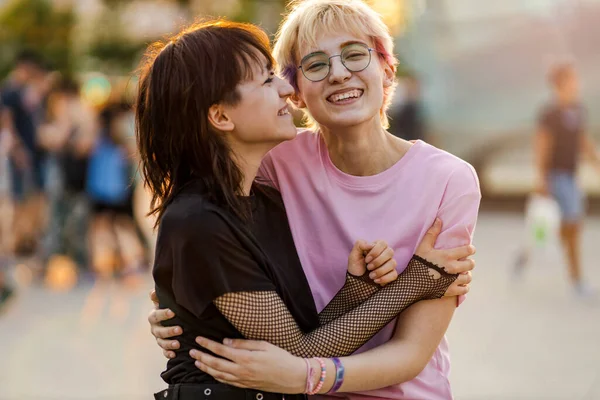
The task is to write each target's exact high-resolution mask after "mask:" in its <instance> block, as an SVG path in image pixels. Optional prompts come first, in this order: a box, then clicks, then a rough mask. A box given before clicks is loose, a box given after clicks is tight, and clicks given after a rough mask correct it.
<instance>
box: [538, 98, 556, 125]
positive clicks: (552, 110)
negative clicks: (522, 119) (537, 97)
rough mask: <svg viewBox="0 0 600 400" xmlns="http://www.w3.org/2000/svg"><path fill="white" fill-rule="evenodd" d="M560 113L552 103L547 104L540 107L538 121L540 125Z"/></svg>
mask: <svg viewBox="0 0 600 400" xmlns="http://www.w3.org/2000/svg"><path fill="white" fill-rule="evenodd" d="M559 113H560V109H559V108H558V107H557V105H556V104H554V103H553V102H548V103H546V104H544V105H543V106H542V107H540V109H539V111H538V121H539V122H542V123H546V122H548V120H549V119H550V118H552V117H553V116H555V115H557V114H559Z"/></svg>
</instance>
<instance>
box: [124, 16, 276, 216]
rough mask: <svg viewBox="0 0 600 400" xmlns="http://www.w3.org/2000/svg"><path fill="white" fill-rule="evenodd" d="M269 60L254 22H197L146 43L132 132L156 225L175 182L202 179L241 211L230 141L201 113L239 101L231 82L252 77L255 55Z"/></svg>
mask: <svg viewBox="0 0 600 400" xmlns="http://www.w3.org/2000/svg"><path fill="white" fill-rule="evenodd" d="M261 54H262V55H263V56H264V57H265V58H266V60H267V61H268V63H269V65H268V67H269V68H271V67H272V64H273V59H272V57H271V53H270V45H269V38H268V36H267V35H266V34H265V33H264V32H263V31H262V30H261V29H260V28H258V27H257V26H255V25H251V24H243V23H236V22H229V21H224V20H211V21H204V22H197V23H195V24H193V25H191V26H190V27H188V28H186V29H184V30H183V31H182V32H180V33H179V34H177V35H175V36H174V37H172V38H170V39H169V40H168V41H166V42H158V43H155V44H153V45H151V46H150V47H149V48H148V50H147V52H146V55H145V58H144V61H143V62H142V66H141V74H140V83H139V89H138V95H137V102H136V106H135V114H136V115H135V118H136V136H137V144H138V148H139V152H140V158H141V166H142V173H143V179H144V183H145V185H147V186H148V187H149V188H150V190H151V192H152V203H151V211H150V215H152V214H156V215H157V217H158V218H157V225H158V224H159V222H160V218H161V217H162V215H163V213H164V211H165V208H166V207H167V205H168V204H169V203H170V202H171V201H172V200H173V198H174V196H175V195H176V194H177V193H178V191H179V190H181V188H183V187H184V186H185V185H186V184H188V183H190V182H191V181H193V180H201V181H202V182H203V184H204V186H205V188H206V192H207V195H208V196H209V198H210V199H211V201H214V202H216V203H217V204H219V205H221V206H224V207H226V208H228V209H230V210H231V211H233V212H234V213H235V214H236V215H238V216H239V217H244V216H245V213H244V203H243V202H242V201H240V199H239V198H238V194H239V193H240V189H241V185H242V180H243V174H242V171H241V170H240V169H239V167H238V166H237V164H236V163H235V162H234V160H233V157H232V156H233V154H232V151H231V148H230V147H229V145H228V144H227V141H226V140H225V138H224V137H223V135H222V134H220V133H219V132H217V131H216V130H215V129H213V128H212V126H211V124H210V123H209V121H208V110H209V108H210V107H211V106H212V105H214V104H218V103H225V104H230V105H235V104H237V102H239V101H240V97H239V93H238V92H237V91H236V86H237V85H238V83H240V82H242V81H243V80H245V79H248V78H251V75H252V65H254V63H258V62H260V60H261V58H260V55H261Z"/></svg>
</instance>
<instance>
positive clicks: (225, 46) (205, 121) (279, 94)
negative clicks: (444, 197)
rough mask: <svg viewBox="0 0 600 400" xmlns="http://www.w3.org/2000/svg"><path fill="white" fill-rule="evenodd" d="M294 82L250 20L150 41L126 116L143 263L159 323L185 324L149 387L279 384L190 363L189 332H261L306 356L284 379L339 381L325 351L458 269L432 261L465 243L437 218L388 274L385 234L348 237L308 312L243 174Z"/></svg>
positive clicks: (224, 388)
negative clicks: (161, 316)
mask: <svg viewBox="0 0 600 400" xmlns="http://www.w3.org/2000/svg"><path fill="white" fill-rule="evenodd" d="M292 93H293V89H292V87H291V86H290V85H289V84H288V83H286V82H285V81H283V80H281V79H279V78H278V77H277V76H275V74H274V72H273V60H272V58H271V55H270V48H269V42H268V38H267V36H266V35H265V34H264V32H262V31H261V30H260V29H259V28H257V27H255V26H253V25H247V24H236V23H230V22H224V21H209V22H205V23H200V24H196V25H194V26H192V27H190V28H188V29H186V30H184V31H183V32H181V33H180V34H178V35H176V36H175V37H173V38H172V39H171V40H170V41H169V42H167V43H166V44H157V45H153V46H152V47H151V48H150V50H149V52H148V55H147V57H146V60H145V62H144V64H143V66H142V69H141V77H140V87H139V93H138V99H137V105H136V123H137V139H138V147H139V150H140V157H141V160H142V167H143V176H144V179H145V183H146V184H147V185H148V187H149V188H150V190H151V191H152V194H153V207H154V209H153V211H154V213H156V215H157V217H158V220H157V221H158V226H159V232H158V239H157V248H156V257H155V264H154V270H153V274H154V280H155V283H156V292H157V294H158V298H159V301H160V304H161V307H163V308H165V307H168V308H170V309H171V310H173V311H175V313H176V315H177V317H176V318H173V319H172V320H170V321H169V323H170V324H173V325H178V326H181V327H183V330H184V333H183V335H182V336H181V337H179V341H180V342H181V348H180V349H179V351H178V352H177V354H176V356H175V358H173V359H171V360H169V362H168V364H167V369H166V371H165V372H164V373H163V374H162V377H163V379H164V380H165V381H166V382H167V383H169V384H170V386H169V388H168V389H166V390H165V391H163V392H160V393H158V394H156V395H155V396H156V398H167V399H197V398H211V399H212V398H215V399H249V398H253V399H259V400H261V399H281V398H282V397H283V395H282V394H278V393H266V392H257V391H253V390H247V389H243V388H235V387H233V386H230V385H226V384H222V383H218V382H217V381H216V380H215V379H214V378H213V377H211V376H210V375H209V374H208V373H206V372H203V371H201V370H199V369H198V368H196V367H195V365H194V360H193V359H192V358H191V357H190V356H189V354H188V352H189V351H190V350H191V349H193V348H194V347H196V344H195V338H196V337H197V336H202V337H206V338H209V339H212V340H216V341H222V340H224V339H226V338H249V339H259V340H266V341H269V342H271V343H274V344H276V345H278V346H280V347H282V348H283V349H285V350H287V351H289V352H290V353H292V354H294V355H296V356H297V357H298V358H297V359H296V360H297V366H298V365H300V364H301V365H302V366H304V365H306V372H305V378H306V379H305V381H306V384H305V385H304V387H303V388H298V389H297V390H296V391H295V392H294V393H308V394H314V393H323V392H327V391H335V390H337V388H339V387H340V385H341V384H342V382H343V366H342V365H341V364H340V361H339V359H338V358H336V357H337V356H346V355H350V354H351V353H352V352H354V351H355V350H356V349H358V348H359V347H360V346H361V345H363V344H364V343H365V342H366V341H367V340H369V338H371V337H372V336H373V335H374V334H375V333H377V332H378V331H379V330H380V329H381V328H383V327H384V326H385V325H386V324H387V323H388V322H390V321H391V320H392V319H393V318H394V317H395V316H397V315H398V314H399V313H400V312H401V311H402V310H404V309H405V308H406V307H408V306H409V305H411V304H413V303H414V302H416V301H419V300H422V299H433V298H439V297H441V296H443V295H444V293H446V291H447V289H448V288H449V287H450V285H451V284H452V283H453V282H454V281H455V279H456V275H450V274H448V273H446V271H445V270H444V269H443V268H441V267H438V266H436V264H437V265H443V261H444V260H448V259H449V255H450V254H452V257H455V259H456V260H458V259H462V258H463V257H467V256H469V255H470V254H471V252H472V250H471V248H470V247H469V246H465V247H464V248H460V249H458V252H452V253H449V252H448V251H441V250H435V249H433V244H434V238H435V232H436V231H439V228H440V227H439V223H437V224H436V225H435V226H434V227H433V228H432V230H431V231H430V234H428V235H426V238H425V239H424V240H423V242H422V243H421V245H420V246H419V248H418V249H417V254H418V255H415V256H414V257H413V258H412V260H411V261H410V263H409V265H408V267H407V268H406V269H405V271H404V272H403V273H402V274H401V275H400V276H399V277H397V274H396V273H395V267H396V264H395V261H394V260H393V259H392V256H393V251H392V249H391V248H389V247H388V246H387V245H386V244H385V242H382V241H378V242H375V243H367V242H364V241H361V240H358V241H357V242H356V243H355V245H354V247H353V246H352V243H349V244H348V250H349V251H350V255H349V257H348V274H347V277H346V283H345V285H344V286H343V287H342V288H341V289H340V291H339V292H338V294H337V295H336V296H335V297H334V299H333V300H332V301H331V302H330V304H329V305H328V306H327V307H326V308H325V309H324V310H323V311H322V312H321V313H319V314H318V313H317V312H316V308H315V304H314V301H313V299H312V297H311V292H310V288H309V286H308V283H307V280H306V277H305V276H304V273H303V271H302V267H301V265H300V262H299V259H298V256H297V254H296V251H295V247H294V241H293V238H292V234H291V232H290V228H289V225H288V221H287V218H286V213H285V208H284V207H283V203H282V201H281V198H280V196H279V194H278V192H277V191H276V190H274V189H272V188H269V187H268V186H265V185H261V184H259V183H257V182H256V181H255V177H256V174H257V170H258V167H259V165H260V163H261V160H262V158H263V157H264V155H265V154H266V153H267V152H268V151H269V150H271V149H272V148H273V147H274V146H276V145H277V144H279V143H281V142H282V141H285V140H290V139H292V138H294V136H295V134H296V130H295V127H294V125H293V123H292V118H291V116H290V115H289V110H288V107H287V104H286V100H287V99H288V97H289V96H291V95H292ZM432 238H433V240H432ZM350 249H352V250H350ZM365 260H369V263H368V270H370V274H374V278H375V281H372V280H371V278H370V277H369V274H367V263H366V262H365ZM427 260H428V261H427ZM453 272H461V271H453ZM396 277H397V279H395V278H396ZM380 284H381V285H385V287H383V288H381V287H380ZM302 397H303V395H295V396H286V398H302Z"/></svg>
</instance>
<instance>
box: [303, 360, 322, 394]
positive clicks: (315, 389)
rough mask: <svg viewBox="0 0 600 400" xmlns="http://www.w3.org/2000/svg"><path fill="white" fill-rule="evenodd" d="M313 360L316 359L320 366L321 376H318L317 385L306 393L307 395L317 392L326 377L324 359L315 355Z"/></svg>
mask: <svg viewBox="0 0 600 400" xmlns="http://www.w3.org/2000/svg"><path fill="white" fill-rule="evenodd" d="M315 360H317V362H318V363H319V365H320V366H321V377H320V378H319V383H318V384H317V386H316V387H315V388H314V389H313V390H312V391H310V392H308V393H307V394H308V395H309V396H312V395H314V394H317V393H319V390H321V389H322V388H323V384H324V383H325V377H327V367H326V366H325V361H324V360H323V359H322V358H318V357H316V358H315Z"/></svg>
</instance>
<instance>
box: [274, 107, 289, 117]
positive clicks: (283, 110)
mask: <svg viewBox="0 0 600 400" xmlns="http://www.w3.org/2000/svg"><path fill="white" fill-rule="evenodd" d="M289 114H290V109H289V108H288V106H287V105H286V106H285V107H283V108H281V109H280V110H279V111H277V115H278V116H280V117H281V116H283V115H289Z"/></svg>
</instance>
